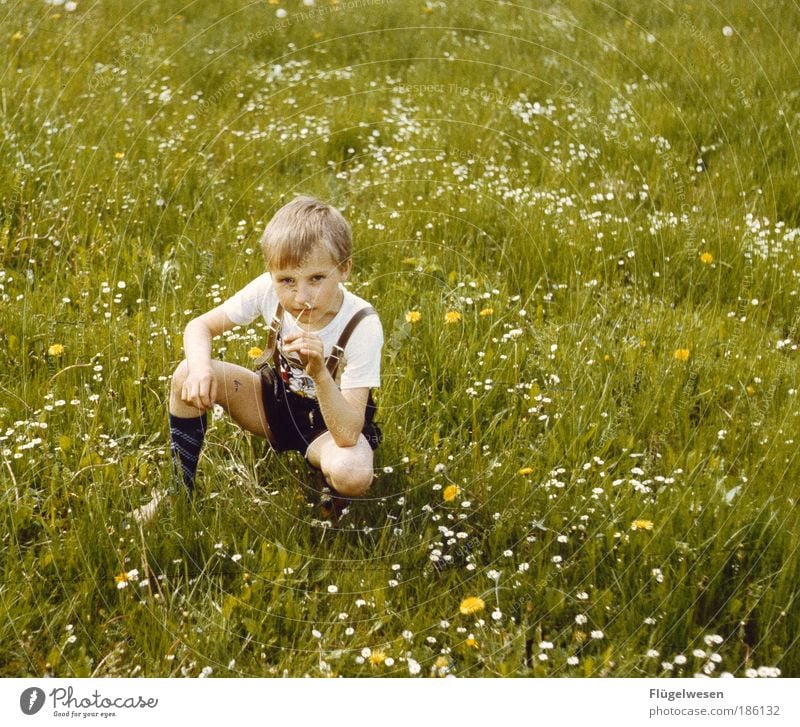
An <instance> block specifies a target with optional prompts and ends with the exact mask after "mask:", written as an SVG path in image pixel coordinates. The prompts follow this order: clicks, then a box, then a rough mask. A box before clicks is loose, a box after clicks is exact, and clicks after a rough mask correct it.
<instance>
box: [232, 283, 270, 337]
mask: <svg viewBox="0 0 800 727" xmlns="http://www.w3.org/2000/svg"><path fill="white" fill-rule="evenodd" d="M271 290H272V276H271V275H270V274H269V273H264V274H263V275H259V276H258V277H257V278H256V279H255V280H252V281H250V282H249V283H248V284H247V285H245V287H244V288H242V289H241V290H240V291H239V292H238V293H234V294H233V295H232V296H231V297H230V298H228V299H227V300H226V301H225V302H224V303H223V304H222V309H223V310H224V311H225V315H227V316H228V318H230V319H231V320H232V321H233V322H234V323H235V324H236V325H238V326H246V325H247V324H248V323H251V322H252V321H254V320H255V319H256V318H258V316H259V315H263V316H264V318H265V319H267V318H268V317H269V315H270V314H269V302H270V298H271V296H270V292H271Z"/></svg>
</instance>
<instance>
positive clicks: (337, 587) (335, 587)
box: [328, 585, 339, 593]
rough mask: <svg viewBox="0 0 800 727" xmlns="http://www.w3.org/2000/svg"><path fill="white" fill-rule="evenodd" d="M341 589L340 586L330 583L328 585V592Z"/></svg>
mask: <svg viewBox="0 0 800 727" xmlns="http://www.w3.org/2000/svg"><path fill="white" fill-rule="evenodd" d="M338 590H339V586H334V585H330V586H328V593H336V592H337V591H338Z"/></svg>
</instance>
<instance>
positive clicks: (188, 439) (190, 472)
mask: <svg viewBox="0 0 800 727" xmlns="http://www.w3.org/2000/svg"><path fill="white" fill-rule="evenodd" d="M207 419H208V416H207V415H206V414H201V415H200V416H199V417H176V416H175V415H174V414H170V415H169V434H170V440H171V443H170V448H171V449H172V461H173V462H174V463H175V465H176V466H177V467H178V468H179V469H180V471H181V473H182V474H183V484H184V486H185V487H186V491H187V492H188V493H189V495H191V494H192V493H193V492H194V478H195V474H196V472H197V461H198V460H199V459H200V450H201V449H202V447H203V440H204V439H205V436H206V427H207Z"/></svg>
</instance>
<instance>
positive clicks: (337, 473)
mask: <svg viewBox="0 0 800 727" xmlns="http://www.w3.org/2000/svg"><path fill="white" fill-rule="evenodd" d="M325 474H326V475H327V477H328V480H329V481H330V483H331V485H333V488H334V489H335V490H336V492H338V493H339V494H340V495H344V496H345V497H361V496H362V495H364V494H366V492H367V490H368V489H369V488H370V485H372V479H373V477H374V474H373V472H372V467H366V466H363V465H361V466H354V465H353V464H352V463H348V462H346V461H342V460H340V461H339V462H337V463H336V464H335V465H334V466H333V467H331V468H330V469H329V470H328V471H327V472H326V473H325Z"/></svg>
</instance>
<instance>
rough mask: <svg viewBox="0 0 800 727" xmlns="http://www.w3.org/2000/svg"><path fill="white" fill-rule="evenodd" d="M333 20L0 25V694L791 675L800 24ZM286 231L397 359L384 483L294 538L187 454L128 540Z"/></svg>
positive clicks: (247, 442) (288, 524) (296, 501)
mask: <svg viewBox="0 0 800 727" xmlns="http://www.w3.org/2000/svg"><path fill="white" fill-rule="evenodd" d="M339 5H340V7H339V8H338V9H331V7H330V5H329V4H328V3H327V1H325V2H323V0H318V1H317V4H316V5H315V6H314V7H313V8H308V7H304V6H303V5H302V4H301V3H300V2H294V1H293V0H292V1H289V0H281V6H282V7H283V8H285V9H286V10H287V11H288V15H287V17H286V18H285V19H283V20H280V19H279V18H278V17H277V16H276V15H275V10H276V8H275V7H273V6H272V5H270V4H266V3H260V4H252V5H245V6H240V5H238V4H234V3H226V4H222V6H220V3H217V2H215V3H211V2H195V3H192V4H190V5H185V4H182V3H177V2H176V3H170V2H164V3H157V4H155V3H151V4H142V5H140V6H130V5H129V4H125V3H103V4H99V3H98V4H93V3H90V2H86V3H84V2H81V3H80V4H79V6H78V8H77V10H75V11H74V12H67V11H66V10H65V8H64V7H53V6H50V5H46V4H45V3H44V2H41V3H39V2H30V3H26V4H19V5H16V6H14V8H13V10H12V9H6V10H5V11H4V15H3V17H2V19H0V38H2V39H3V43H2V47H3V48H4V50H2V51H0V53H1V54H2V55H1V56H0V77H2V84H0V85H1V86H2V91H1V92H0V126H2V137H0V138H2V141H0V301H2V305H0V364H2V365H1V366H0V458H1V459H2V461H1V462H0V473H1V474H0V477H1V478H2V483H3V485H2V496H1V497H0V523H1V524H2V525H1V528H0V530H1V532H2V544H1V545H0V614H1V615H0V674H2V675H3V676H33V675H44V674H52V675H57V676H89V675H103V676H106V675H113V676H128V675H143V676H166V675H191V676H196V675H198V674H201V673H202V672H203V670H204V669H205V670H206V673H208V671H207V670H208V669H209V668H210V669H211V670H212V671H211V673H212V674H213V675H214V676H228V675H230V676H235V675H282V674H284V673H288V674H289V675H292V676H301V675H304V674H310V675H314V676H320V675H327V674H336V675H345V676H348V675H368V674H382V675H407V674H408V673H409V665H410V664H413V663H414V662H417V663H419V664H420V665H421V672H420V673H421V674H422V675H428V674H439V675H442V674H444V673H446V672H450V673H454V674H457V675H468V676H493V675H509V676H532V675H535V676H582V675H585V676H599V675H613V676H646V675H651V676H652V675H663V676H667V675H674V676H692V675H693V674H695V673H709V674H713V675H719V674H720V673H722V672H729V673H733V674H735V675H737V676H739V675H745V674H748V673H751V672H750V670H758V669H759V668H762V669H761V672H762V673H768V672H769V671H770V669H771V668H773V667H777V668H778V669H780V673H781V674H782V675H783V676H792V677H796V676H800V659H799V658H798V649H797V643H796V638H797V636H796V634H797V633H799V632H800V608H798V595H799V592H798V583H800V557H799V554H798V547H799V546H800V530H798V516H797V507H796V505H797V502H798V497H799V496H800V493H798V488H797V482H798V479H799V477H800V463H798V459H797V457H796V452H797V441H796V438H797V437H798V434H797V433H798V432H799V431H800V428H799V427H798V421H797V417H798V415H799V413H800V408H798V397H797V393H796V392H797V389H798V387H799V386H800V381H798V374H799V373H800V372H799V371H798V358H797V350H796V346H797V342H798V340H799V339H800V333H799V332H798V307H797V297H798V275H799V274H800V265H799V264H798V256H797V252H796V250H797V242H798V240H800V232H798V231H797V229H796V228H797V227H798V225H800V215H798V208H797V204H796V199H797V185H798V181H797V174H798V173H797V169H798V158H797V150H796V148H795V146H794V139H795V138H796V137H797V132H798V118H800V116H798V96H797V90H796V88H795V86H796V83H795V82H794V79H796V77H797V64H796V60H795V59H796V58H797V57H798V51H799V50H800V49H799V48H798V42H797V38H798V32H797V30H798V26H800V18H798V15H797V10H796V8H795V7H794V6H792V5H791V4H790V3H781V2H773V3H760V4H758V5H756V4H751V3H741V2H727V3H720V4H718V7H714V6H712V5H710V4H701V3H696V4H692V5H691V6H689V5H686V4H683V3H678V2H676V3H662V4H657V5H653V6H649V5H643V4H641V3H637V2H632V1H631V2H614V3H590V2H578V0H575V2H571V3H562V4H559V5H558V6H555V5H554V6H552V7H550V6H547V5H542V6H539V4H531V5H533V6H534V7H532V8H526V7H522V6H520V5H506V6H497V5H495V4H491V3H485V2H481V1H480V0H473V1H472V2H464V3H459V4H452V3H451V4H450V5H453V7H448V8H445V6H444V3H430V5H429V6H428V9H426V5H425V4H424V3H422V2H420V3H399V2H382V3H374V4H369V5H364V6H363V7H361V6H359V7H355V6H354V5H353V4H351V3H344V2H341V3H340V4H339ZM428 10H429V11H428ZM725 26H730V27H731V28H732V29H733V31H734V32H733V34H732V35H725V34H724V33H723V27H725ZM648 34H652V37H651V38H648ZM298 192H306V193H311V194H315V195H318V196H320V197H322V198H324V199H328V200H330V201H332V202H333V203H335V204H337V205H339V206H340V207H342V208H343V209H344V210H345V213H346V215H347V216H348V218H349V219H350V221H351V223H352V225H353V230H354V238H355V245H356V255H355V269H354V275H353V277H352V278H351V280H352V285H351V289H352V290H353V291H354V292H356V293H357V294H358V295H361V296H362V297H365V298H367V299H369V300H370V301H371V302H372V303H373V304H374V305H375V306H376V308H377V309H378V311H379V313H380V315H381V319H382V321H383V325H384V330H385V334H386V346H385V349H384V357H383V382H384V384H383V387H382V388H381V390H380V392H379V394H378V397H379V407H380V408H379V413H380V417H379V421H380V422H381V425H382V427H383V429H384V433H385V441H384V444H383V445H382V446H381V448H380V450H379V454H378V459H377V462H376V466H377V467H378V472H379V476H378V479H377V481H376V484H375V486H374V487H373V489H372V490H371V492H370V494H369V497H368V498H366V499H365V500H364V501H361V502H359V503H357V504H356V505H355V506H353V507H352V508H351V510H350V512H349V514H348V515H347V516H346V517H345V518H344V519H343V520H342V523H341V528H340V529H339V530H332V529H329V528H325V527H322V526H321V524H320V523H319V521H317V520H315V518H314V510H313V508H312V507H311V505H310V503H309V497H310V487H309V483H310V477H309V472H308V470H307V469H306V466H305V465H304V463H303V462H302V460H301V458H299V457H297V456H295V455H288V456H280V457H278V456H275V455H273V454H271V453H269V451H268V450H267V448H266V447H265V444H264V443H263V442H261V441H259V440H257V439H255V438H251V437H250V436H249V435H246V434H244V433H242V432H241V431H240V430H239V429H238V428H237V427H236V426H235V424H233V423H232V422H231V421H230V420H229V419H227V418H221V419H215V420H214V422H213V426H212V428H211V429H210V431H209V436H208V440H207V446H206V448H205V450H204V455H203V458H202V460H201V465H200V472H201V474H200V495H201V496H200V497H199V499H198V500H197V503H196V504H197V507H196V508H193V507H191V506H190V505H189V504H188V503H186V502H183V501H177V502H173V503H170V504H168V505H166V506H164V507H163V508H162V509H161V510H160V512H159V514H158V516H157V517H156V518H155V519H154V520H153V521H152V522H151V523H149V524H148V525H146V526H144V527H142V528H140V527H139V526H137V525H136V524H135V523H133V524H132V523H131V521H130V518H128V517H127V513H129V511H130V510H131V509H132V508H134V507H136V506H138V505H139V504H141V503H143V502H145V501H147V499H148V496H149V493H150V491H151V489H152V488H154V487H156V488H158V487H163V486H165V485H166V484H167V483H168V482H169V476H170V467H169V447H168V431H167V420H166V412H167V409H166V402H167V392H168V377H169V375H170V374H171V372H172V370H173V369H174V367H175V366H176V365H177V363H178V362H179V361H180V360H181V358H182V357H183V354H182V350H181V345H182V330H183V327H184V326H185V324H186V323H187V322H188V321H189V320H190V319H191V318H192V317H193V316H195V315H198V314H200V313H202V312H204V311H205V310H207V309H209V308H211V307H213V306H214V305H215V304H216V303H218V302H220V301H221V300H223V299H224V298H225V297H227V296H228V295H230V294H232V293H234V292H235V291H236V290H238V289H239V288H240V287H242V286H243V285H244V284H245V283H246V282H248V281H249V280H250V279H252V278H253V277H255V276H256V275H258V274H259V273H260V272H262V270H263V262H262V260H261V258H260V253H259V251H258V238H259V235H260V232H261V230H262V229H263V226H264V224H265V223H266V221H267V220H268V219H269V217H270V216H271V214H272V213H273V212H274V211H275V210H276V209H277V208H278V207H280V206H281V205H282V204H283V203H284V202H285V201H287V200H288V199H289V198H291V197H292V196H293V195H294V194H295V193H298ZM703 253H709V254H710V255H711V257H712V260H711V261H710V262H703V261H702V260H701V254H703ZM706 259H708V258H706ZM487 309H490V310H491V312H490V313H487V312H486V310H487ZM409 310H419V311H420V312H421V314H422V319H421V321H419V322H418V323H414V324H411V323H407V322H406V320H405V313H406V312H407V311H409ZM451 310H456V311H459V312H460V313H461V314H462V318H461V320H460V321H459V322H458V323H453V324H446V323H445V322H444V320H445V319H444V315H445V313H446V312H447V311H451ZM481 311H484V314H483V315H481ZM264 332H265V327H264V325H263V322H257V323H254V324H253V325H252V326H250V327H244V328H241V329H238V330H236V331H234V332H232V333H231V334H229V335H226V336H225V337H224V340H218V341H216V342H215V355H217V356H219V357H223V358H225V359H226V360H229V361H236V362H239V363H245V362H247V361H248V357H247V351H248V349H249V348H250V347H251V346H254V345H259V344H262V343H263V340H264V338H265V333H264ZM53 344H61V345H62V346H63V347H64V350H63V353H60V354H55V353H52V352H49V351H50V349H51V346H52V345H53ZM682 349H687V350H688V352H689V354H688V358H687V359H686V360H681V358H682V357H680V356H679V357H676V355H675V354H676V351H678V350H682ZM684 358H685V357H684ZM527 468H529V469H530V471H528V469H527ZM520 470H522V472H523V473H520ZM525 472H527V474H524V473H525ZM448 485H457V487H458V488H459V493H458V495H457V496H456V497H455V498H454V499H453V500H451V501H448V502H446V501H444V499H443V491H444V488H445V487H447V486H448ZM637 520H638V521H650V522H651V523H652V529H647V527H645V524H644V523H640V525H641V527H639V528H634V527H633V523H634V521H637ZM134 570H135V571H137V573H135V574H133V575H132V576H131V580H130V582H129V583H128V585H127V586H126V587H124V588H119V587H118V579H117V577H118V576H120V575H121V574H123V573H129V572H132V571H134ZM136 578H138V580H135V579H136ZM467 596H480V597H482V598H483V600H484V601H485V604H486V608H485V609H484V611H483V612H480V613H476V614H473V615H463V614H461V613H460V612H459V604H460V603H461V601H462V599H463V598H465V597H467ZM493 612H494V615H493ZM495 615H496V616H497V618H495ZM73 637H74V638H73ZM712 637H713V638H712ZM543 642H548V643H543ZM717 642H718V643H717ZM548 644H549V645H548ZM365 649H369V650H370V652H366V651H364V650H365ZM695 650H702V651H703V652H704V653H703V654H702V655H694V654H693V652H695ZM655 652H658V653H657V654H656V653H655ZM696 653H697V654H700V652H699V651H697V652H696ZM376 654H379V655H378V656H376ZM681 654H682V655H684V656H685V657H686V661H685V663H681V661H682V660H681V659H678V660H677V662H676V661H675V657H676V656H677V655H681ZM364 655H367V656H364ZM370 655H371V656H372V659H371V658H370ZM380 655H382V656H383V657H386V658H388V659H389V661H388V662H387V661H385V660H382V657H381V656H380ZM712 656H713V658H712ZM373 662H377V663H373ZM392 662H393V663H392ZM665 662H666V663H667V664H668V665H669V666H668V667H665Z"/></svg>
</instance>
